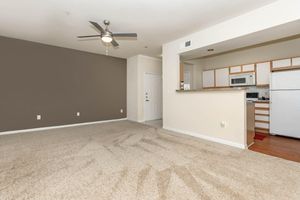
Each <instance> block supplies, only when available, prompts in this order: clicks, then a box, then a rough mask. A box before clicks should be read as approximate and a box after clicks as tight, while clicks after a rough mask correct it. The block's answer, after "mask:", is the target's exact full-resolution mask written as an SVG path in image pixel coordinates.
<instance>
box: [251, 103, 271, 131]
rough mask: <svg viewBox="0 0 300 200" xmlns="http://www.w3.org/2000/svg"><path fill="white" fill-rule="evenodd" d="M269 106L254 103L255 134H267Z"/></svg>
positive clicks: (267, 104)
mask: <svg viewBox="0 0 300 200" xmlns="http://www.w3.org/2000/svg"><path fill="white" fill-rule="evenodd" d="M269 127H270V104H269V102H255V132H257V133H267V134H268V133H269V129H270V128H269Z"/></svg>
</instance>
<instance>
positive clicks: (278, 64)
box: [272, 58, 292, 71]
mask: <svg viewBox="0 0 300 200" xmlns="http://www.w3.org/2000/svg"><path fill="white" fill-rule="evenodd" d="M290 67H292V59H291V58H287V59H280V60H273V61H272V71H276V70H283V69H287V68H290Z"/></svg>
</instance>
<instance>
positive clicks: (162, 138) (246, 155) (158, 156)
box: [0, 121, 300, 200]
mask: <svg viewBox="0 0 300 200" xmlns="http://www.w3.org/2000/svg"><path fill="white" fill-rule="evenodd" d="M0 199H1V200H7V199H12V200H18V199H22V200H23V199H38V200H48V199H49V200H50V199H51V200H60V199H65V200H75V199H76V200H77V199H78V200H84V199H89V200H94V199H97V200H98V199H99V200H106V199H122V200H127V199H128V200H134V199H141V200H148V199H149V200H150V199H151V200H155V199H161V200H162V199H172V200H173V199H175V200H176V199H184V200H186V199H197V200H198V199H204V200H205V199H222V200H224V199H238V200H243V199H267V200H273V199H279V200H285V199H289V200H290V199H298V200H299V199H300V164H299V163H295V162H290V161H286V160H282V159H279V158H275V157H270V156H266V155H263V154H259V153H255V152H251V151H248V150H239V149H235V148H232V147H228V146H224V145H219V144H215V143H210V142H207V141H203V140H199V139H196V138H192V137H187V136H182V135H176V134H174V133H171V132H168V131H165V130H162V129H156V128H152V127H149V126H147V125H142V124H137V123H133V122H128V121H122V122H115V123H106V124H98V125H90V126H81V127H73V128H65V129H56V130H49V131H42V132H32V133H24V134H16V135H6V136H0Z"/></svg>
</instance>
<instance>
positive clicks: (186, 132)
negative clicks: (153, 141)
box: [163, 126, 247, 149]
mask: <svg viewBox="0 0 300 200" xmlns="http://www.w3.org/2000/svg"><path fill="white" fill-rule="evenodd" d="M163 129H165V130H169V131H173V132H176V133H179V134H184V135H189V136H193V137H196V138H200V139H204V140H207V141H211V142H216V143H220V144H225V145H228V146H232V147H236V148H239V149H247V146H246V145H244V144H239V143H235V142H231V141H228V140H224V139H220V138H216V137H210V136H207V135H202V134H199V133H196V132H192V131H186V130H179V129H176V128H171V127H166V126H164V127H163Z"/></svg>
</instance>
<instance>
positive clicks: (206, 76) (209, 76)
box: [202, 70, 215, 88]
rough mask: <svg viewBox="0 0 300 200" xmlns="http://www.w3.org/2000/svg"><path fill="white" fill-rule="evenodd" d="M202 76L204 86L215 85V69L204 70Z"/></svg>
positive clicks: (211, 86)
mask: <svg viewBox="0 0 300 200" xmlns="http://www.w3.org/2000/svg"><path fill="white" fill-rule="evenodd" d="M202 76H203V77H202V80H203V88H213V87H215V70H208V71H203V73H202Z"/></svg>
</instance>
